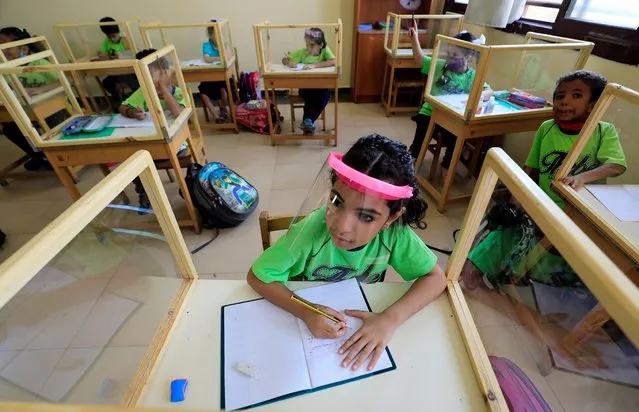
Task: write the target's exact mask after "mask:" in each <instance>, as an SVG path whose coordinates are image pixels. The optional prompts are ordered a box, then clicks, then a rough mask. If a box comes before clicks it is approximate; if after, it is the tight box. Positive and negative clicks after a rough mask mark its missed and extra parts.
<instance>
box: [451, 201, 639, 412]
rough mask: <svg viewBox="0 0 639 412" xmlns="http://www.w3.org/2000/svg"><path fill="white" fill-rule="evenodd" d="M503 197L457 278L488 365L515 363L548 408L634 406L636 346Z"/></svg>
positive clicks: (638, 392)
mask: <svg viewBox="0 0 639 412" xmlns="http://www.w3.org/2000/svg"><path fill="white" fill-rule="evenodd" d="M509 199H510V194H509V193H508V192H504V191H503V190H502V191H500V192H495V193H493V202H491V204H489V206H488V211H487V213H486V215H485V217H484V220H483V221H482V225H481V226H480V228H479V232H478V233H477V236H476V238H475V242H474V244H473V246H472V247H471V251H470V253H469V255H468V259H467V260H466V263H465V265H464V268H463V270H462V275H461V278H460V284H461V285H462V288H463V291H464V296H465V298H466V301H467V303H468V306H469V308H470V310H471V313H472V316H473V319H474V322H475V324H476V326H477V328H478V330H479V335H480V337H481V340H482V343H483V345H484V347H485V348H486V351H487V353H488V355H489V357H491V364H492V366H493V369H495V370H496V371H499V370H501V371H504V369H505V368H507V369H509V370H512V368H513V366H512V364H514V365H515V366H516V367H518V368H520V369H521V370H522V371H523V373H525V374H526V375H527V376H528V377H529V378H530V380H531V381H532V383H533V384H534V385H535V387H536V388H537V389H538V390H539V393H540V395H541V397H542V398H543V401H545V402H546V403H547V404H548V406H549V410H553V411H556V410H557V411H558V410H565V411H578V410H592V411H595V410H596V411H604V410H605V411H630V410H636V409H637V408H638V407H639V369H638V368H637V359H639V357H638V356H639V350H638V349H637V346H636V345H635V344H634V343H633V342H631V341H630V339H629V338H628V337H627V336H626V334H625V333H624V331H623V330H622V329H621V328H620V327H619V325H618V324H617V323H616V322H615V320H614V319H611V317H610V316H609V315H608V313H607V312H606V311H605V309H604V308H603V306H602V305H600V304H599V302H598V299H597V297H596V296H595V294H596V293H598V291H591V290H589V289H588V288H587V287H586V286H585V283H584V282H583V280H582V278H581V277H580V274H578V273H575V271H574V270H573V269H572V268H571V266H570V265H569V264H568V263H567V262H566V260H565V259H564V257H563V256H562V253H561V252H560V251H559V250H558V249H557V248H556V247H554V245H553V244H552V243H551V242H550V241H549V240H548V239H547V238H546V237H545V235H544V234H543V232H542V231H541V230H540V229H539V227H538V226H537V224H536V223H535V221H533V220H532V218H530V216H529V215H528V214H526V212H525V211H524V210H523V209H522V207H521V206H520V205H519V202H518V201H517V199H512V200H510V201H509ZM546 213H548V212H546ZM564 250H565V249H564ZM615 263H618V262H615ZM632 267H633V269H634V267H636V264H634V265H633V266H632ZM593 292H594V293H593ZM511 362H512V364H511ZM497 375H498V376H499V375H500V373H497ZM540 410H542V409H540ZM543 410H547V409H543Z"/></svg>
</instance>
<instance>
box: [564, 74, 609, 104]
mask: <svg viewBox="0 0 639 412" xmlns="http://www.w3.org/2000/svg"><path fill="white" fill-rule="evenodd" d="M575 80H581V81H582V82H584V83H586V84H587V85H588V86H590V103H595V102H596V101H597V100H599V97H601V94H602V93H603V91H604V89H605V88H606V85H607V84H608V80H607V79H606V78H605V77H604V76H602V75H601V74H599V73H596V72H591V71H590V70H576V71H574V72H570V73H567V74H564V75H563V76H561V77H560V78H559V80H557V84H556V85H555V92H556V90H557V89H558V88H559V86H561V85H562V84H564V83H568V82H572V81H575ZM554 94H555V93H553V98H554V97H555V96H554Z"/></svg>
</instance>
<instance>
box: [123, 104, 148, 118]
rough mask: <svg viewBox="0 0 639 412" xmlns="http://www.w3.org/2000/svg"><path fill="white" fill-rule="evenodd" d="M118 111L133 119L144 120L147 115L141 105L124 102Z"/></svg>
mask: <svg viewBox="0 0 639 412" xmlns="http://www.w3.org/2000/svg"><path fill="white" fill-rule="evenodd" d="M118 112H120V114H121V115H122V116H124V117H129V118H131V119H138V120H143V119H144V118H145V117H146V113H144V110H143V109H142V108H141V107H131V106H129V105H128V104H125V103H122V104H121V105H120V107H119V108H118Z"/></svg>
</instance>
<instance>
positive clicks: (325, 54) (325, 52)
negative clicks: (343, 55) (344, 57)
mask: <svg viewBox="0 0 639 412" xmlns="http://www.w3.org/2000/svg"><path fill="white" fill-rule="evenodd" d="M334 58H335V55H334V54H333V52H332V51H331V49H330V48H329V47H328V46H326V47H324V48H323V49H322V58H321V59H320V60H321V61H323V62H325V61H327V60H333V59H334Z"/></svg>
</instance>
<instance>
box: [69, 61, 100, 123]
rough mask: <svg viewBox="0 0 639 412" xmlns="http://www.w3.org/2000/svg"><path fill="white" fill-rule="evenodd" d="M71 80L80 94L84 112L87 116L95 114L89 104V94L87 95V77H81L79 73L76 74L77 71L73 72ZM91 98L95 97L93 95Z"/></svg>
mask: <svg viewBox="0 0 639 412" xmlns="http://www.w3.org/2000/svg"><path fill="white" fill-rule="evenodd" d="M71 79H72V80H73V84H75V89H76V90H77V92H78V97H79V98H80V101H81V102H82V107H84V110H85V112H86V114H93V113H94V111H93V109H92V108H91V105H90V104H89V101H88V100H87V94H88V93H87V88H86V87H85V86H86V83H85V82H84V79H85V77H84V76H81V75H79V74H78V72H76V71H72V72H71ZM91 97H93V95H91ZM94 103H95V102H94ZM94 107H95V106H94ZM96 109H97V107H96ZM95 113H97V112H95Z"/></svg>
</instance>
